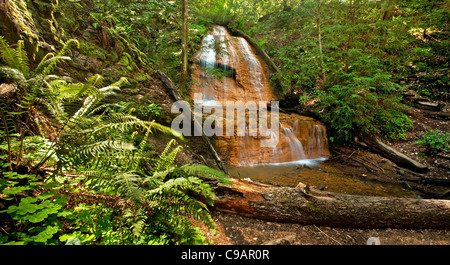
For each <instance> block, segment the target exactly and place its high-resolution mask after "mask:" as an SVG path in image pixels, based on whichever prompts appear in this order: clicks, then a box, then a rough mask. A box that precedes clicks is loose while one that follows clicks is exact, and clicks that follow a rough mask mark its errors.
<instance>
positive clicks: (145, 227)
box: [0, 38, 227, 244]
mask: <svg viewBox="0 0 450 265" xmlns="http://www.w3.org/2000/svg"><path fill="white" fill-rule="evenodd" d="M70 43H77V41H75V40H71V41H69V42H68V43H66V45H65V46H64V47H63V49H62V50H61V51H60V52H59V53H58V54H57V55H53V54H48V55H47V56H45V58H44V59H43V60H42V61H41V63H39V65H38V66H37V68H36V69H35V70H34V71H31V70H30V68H29V64H28V61H27V59H26V54H25V53H24V51H23V46H22V44H21V42H19V43H18V46H17V48H16V49H13V48H10V47H9V46H8V45H7V43H6V42H5V41H4V40H3V39H2V38H0V45H2V46H1V47H0V48H1V49H0V53H1V56H2V60H3V62H4V63H5V64H7V66H5V67H1V68H0V74H3V75H4V76H5V75H6V76H7V77H10V78H9V80H8V82H11V83H13V84H16V85H17V86H18V87H20V92H19V93H18V95H19V98H20V100H19V101H17V102H16V104H15V105H17V106H19V105H20V109H23V111H22V112H20V113H19V114H17V113H18V112H14V111H12V110H7V108H8V106H7V105H6V104H5V103H2V105H0V106H1V107H2V108H1V109H0V118H1V121H2V124H1V125H0V129H1V131H0V133H1V134H2V136H3V137H4V139H5V140H9V139H10V138H11V137H19V138H22V139H23V138H24V137H23V136H24V135H25V131H27V132H26V133H29V134H32V133H34V132H33V130H24V128H23V127H22V128H20V125H19V124H18V123H17V122H16V121H15V120H14V119H11V118H9V117H10V116H11V115H12V116H14V115H13V114H17V115H25V117H21V118H22V119H28V120H30V119H31V120H33V122H34V123H36V125H37V127H38V128H41V127H45V126H48V127H51V128H53V135H52V141H51V142H50V141H47V142H50V143H49V144H46V145H45V147H46V151H44V152H40V153H39V154H40V155H41V156H40V159H38V160H37V161H36V162H35V164H34V168H35V169H38V168H40V167H41V166H43V165H46V166H47V167H54V171H53V174H52V175H51V176H49V177H48V178H47V179H45V181H46V182H49V183H50V184H52V185H53V186H57V187H58V189H63V190H68V192H66V193H67V194H74V193H77V192H78V191H83V194H95V195H99V196H100V197H104V196H110V198H120V199H121V200H123V201H125V202H126V203H125V204H124V205H125V206H126V208H124V209H121V210H119V211H118V210H117V209H115V208H111V207H109V206H107V205H103V204H102V202H101V201H99V202H97V203H96V204H94V205H92V206H89V207H92V209H95V211H93V212H92V214H96V215H98V216H96V217H95V218H99V219H102V220H104V223H105V224H104V227H103V229H104V230H105V231H107V232H105V231H103V232H100V231H99V230H98V229H94V227H96V224H94V223H91V222H90V221H89V220H88V219H83V218H81V219H75V220H73V222H75V223H77V226H73V227H81V226H83V225H84V226H87V227H89V228H88V229H84V232H86V231H85V230H88V231H90V234H86V233H81V232H80V231H78V230H75V229H74V228H73V227H72V228H67V229H66V230H67V231H66V232H68V231H70V235H76V237H77V238H79V239H83V240H82V241H83V242H85V241H86V242H87V241H88V239H89V240H91V241H92V243H97V244H108V243H117V244H147V243H150V244H198V243H206V241H205V238H204V237H202V236H200V232H199V229H198V228H197V227H195V226H194V225H193V224H192V220H193V219H195V220H199V221H201V222H202V223H204V224H205V225H206V226H207V227H208V228H210V229H212V230H214V223H213V221H212V219H211V216H210V214H209V210H208V206H209V205H212V203H213V199H214V196H215V195H214V192H213V190H212V189H211V187H210V185H208V184H207V183H206V182H205V181H204V180H207V181H220V182H225V183H226V182H227V176H226V175H225V174H224V173H222V172H220V171H216V170H214V169H211V168H208V167H206V166H199V165H184V166H181V167H179V166H177V165H176V164H175V158H176V155H177V153H178V152H179V151H180V150H181V149H182V147H181V146H176V142H175V140H171V141H170V142H169V143H168V144H167V146H166V148H165V150H164V151H163V152H162V153H161V154H160V155H159V156H157V157H154V155H153V151H152V150H151V146H149V144H148V138H149V137H150V135H151V134H152V133H154V132H155V131H158V132H162V133H166V134H171V135H173V136H175V137H178V138H182V136H181V135H180V134H179V133H177V132H175V131H172V130H171V129H170V128H169V127H166V126H163V125H161V124H158V123H156V122H154V121H144V120H141V119H139V118H137V117H135V116H133V115H130V114H128V113H127V112H120V111H119V112H118V111H113V110H114V105H113V104H109V105H108V104H103V103H102V100H103V99H104V98H105V97H108V96H111V95H115V93H117V92H118V91H120V86H122V85H123V84H124V83H126V82H127V80H126V79H125V78H121V79H120V80H119V81H117V82H115V83H113V84H111V85H108V86H104V84H103V78H102V77H101V76H100V75H94V76H92V77H90V78H89V79H88V80H87V81H86V82H84V83H71V82H67V81H65V80H62V79H61V78H59V77H57V76H53V75H50V73H51V71H52V70H53V69H54V67H55V65H56V63H58V61H60V60H70V58H69V57H65V56H64V53H65V51H66V49H68V48H69V47H70ZM44 123H46V124H44ZM19 131H20V132H21V133H19V134H13V133H14V132H19ZM40 131H42V130H40ZM43 134H45V133H43ZM44 136H46V135H44ZM7 146H11V144H10V143H9V142H8V143H7ZM7 153H8V154H9V160H10V161H9V164H11V154H12V152H11V150H7ZM50 158H52V159H50ZM50 161H51V163H54V164H51V163H50ZM145 165H146V166H145ZM148 165H149V166H148ZM68 173H70V174H75V175H76V176H77V178H76V179H72V178H71V177H67V175H68ZM62 179H63V180H62ZM82 197H83V196H82V195H80V198H82ZM81 201H82V199H81ZM79 203H80V202H79ZM125 206H124V207H125ZM77 207H84V206H81V205H80V206H77ZM89 209H91V208H89ZM9 212H11V213H14V211H12V210H11V211H9ZM39 220H41V219H39ZM82 224H83V225H82ZM41 225H44V224H43V223H41ZM124 227H129V228H130V229H124ZM37 229H43V226H41V227H40V228H37ZM52 231H53V230H52ZM56 231H57V230H55V231H54V232H55V233H56ZM52 235H53V234H52ZM50 237H51V236H50ZM31 238H32V237H31ZM68 239H69V234H68V235H61V236H60V240H61V241H66V240H68Z"/></svg>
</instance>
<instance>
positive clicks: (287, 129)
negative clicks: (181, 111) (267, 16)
mask: <svg viewBox="0 0 450 265" xmlns="http://www.w3.org/2000/svg"><path fill="white" fill-rule="evenodd" d="M194 59H195V61H196V62H197V63H196V64H195V65H194V67H193V75H192V78H193V85H192V88H191V90H190V97H191V98H192V99H194V95H195V94H196V93H202V97H203V104H204V105H208V106H211V107H212V108H213V107H214V106H218V105H220V106H226V103H227V101H231V102H234V103H236V102H238V101H242V102H243V103H244V104H245V103H248V102H255V103H256V105H257V106H258V107H259V105H258V104H259V102H262V101H265V102H267V103H268V102H270V101H273V100H276V97H275V95H274V94H273V92H272V88H271V85H270V75H269V71H268V68H267V66H266V65H265V63H264V62H263V61H262V60H261V59H260V58H259V56H257V54H256V52H255V50H254V49H253V47H251V46H250V45H249V44H248V42H247V41H246V40H245V39H244V38H241V37H234V36H231V35H230V33H229V32H228V30H227V29H225V28H224V27H221V26H215V27H213V29H212V30H211V31H210V32H209V33H208V34H207V35H206V36H205V38H204V40H203V49H202V50H201V51H200V52H199V53H198V54H197V55H196V56H195V58H194ZM267 103H266V104H267ZM211 113H216V114H217V112H215V111H214V110H213V111H211ZM267 114H268V118H267V121H263V122H266V124H267V127H268V129H269V133H268V134H266V136H263V135H261V131H260V130H258V126H259V122H261V121H260V120H257V121H256V122H255V123H254V124H257V126H255V127H256V128H250V127H251V126H250V124H251V122H250V120H251V117H249V116H251V115H250V114H249V111H247V112H246V118H245V124H246V129H245V132H244V133H243V134H242V135H241V136H238V135H237V128H238V121H237V118H236V117H235V120H234V122H233V121H231V122H230V121H229V120H226V119H225V117H226V114H225V107H224V108H223V115H220V114H218V117H217V118H216V122H215V126H219V127H218V128H219V130H220V131H223V135H224V136H216V138H215V145H216V148H217V149H218V151H219V152H220V153H221V156H222V158H223V159H224V160H225V161H227V162H228V163H229V164H231V165H253V164H260V163H285V162H291V161H297V160H303V159H316V158H321V157H327V156H329V151H328V142H327V137H326V128H325V126H324V125H323V124H322V123H321V122H319V121H317V120H314V119H313V118H310V117H305V116H300V115H296V114H285V113H279V124H278V128H277V129H276V128H271V113H270V112H268V113H267ZM206 116H207V115H206ZM227 122H229V125H228V126H233V129H234V133H233V134H231V135H230V134H226V133H225V130H226V129H227V126H226V124H227ZM255 130H256V131H255ZM255 134H256V135H255ZM277 135H278V137H277ZM276 139H277V141H276ZM262 140H265V141H272V140H273V141H275V142H277V144H276V146H273V147H264V144H262Z"/></svg>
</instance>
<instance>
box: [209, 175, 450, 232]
mask: <svg viewBox="0 0 450 265" xmlns="http://www.w3.org/2000/svg"><path fill="white" fill-rule="evenodd" d="M232 183H233V186H229V187H227V186H220V187H219V189H218V191H217V193H218V194H219V193H222V194H221V196H220V197H219V199H217V200H216V201H215V203H214V205H215V208H216V209H217V210H220V211H224V212H230V213H235V214H240V215H243V216H247V217H253V218H258V219H265V220H270V221H279V222H292V223H301V224H315V225H324V226H330V227H353V228H403V229H406V228H414V229H419V228H440V229H442V228H443V229H448V228H450V201H449V200H434V199H410V198H392V197H377V196H360V195H348V194H340V193H331V192H324V191H319V190H316V189H310V188H309V187H308V186H306V185H304V184H301V183H300V184H299V185H298V186H297V187H296V188H291V187H276V186H271V185H263V184H258V183H254V182H251V181H246V180H236V179H233V180H232Z"/></svg>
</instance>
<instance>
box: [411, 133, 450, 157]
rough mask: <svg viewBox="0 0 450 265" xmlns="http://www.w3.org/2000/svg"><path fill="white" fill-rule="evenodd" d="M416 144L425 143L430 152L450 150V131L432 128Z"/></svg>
mask: <svg viewBox="0 0 450 265" xmlns="http://www.w3.org/2000/svg"><path fill="white" fill-rule="evenodd" d="M416 144H421V145H424V146H425V147H426V149H427V151H428V153H439V152H446V153H449V152H450V133H448V132H442V131H441V130H430V131H428V132H426V133H425V135H424V136H423V139H422V140H419V141H417V142H416Z"/></svg>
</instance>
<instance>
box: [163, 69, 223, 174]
mask: <svg viewBox="0 0 450 265" xmlns="http://www.w3.org/2000/svg"><path fill="white" fill-rule="evenodd" d="M158 75H159V78H160V79H161V81H162V83H163V85H164V87H165V88H166V90H167V92H169V94H170V95H171V96H172V97H173V98H174V99H175V100H183V97H182V96H181V94H180V92H179V91H178V89H177V87H176V86H175V85H174V84H173V83H172V81H171V80H170V79H169V77H168V76H167V75H166V74H164V73H163V72H161V71H158ZM191 114H192V113H191ZM191 117H192V121H193V122H194V123H196V125H197V127H198V128H201V126H200V125H199V124H198V122H197V120H196V119H194V118H193V117H194V116H193V115H191ZM202 139H203V141H204V142H205V144H206V145H207V146H208V148H209V151H210V152H211V154H212V156H213V158H214V160H215V161H216V164H217V166H218V167H219V169H220V170H222V171H223V172H224V173H225V174H227V175H229V173H228V170H227V169H226V168H225V165H224V163H223V162H222V160H221V159H220V157H219V154H217V152H216V150H215V148H214V146H213V145H212V144H211V141H210V140H209V138H208V136H206V135H205V134H204V133H203V131H202Z"/></svg>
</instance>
